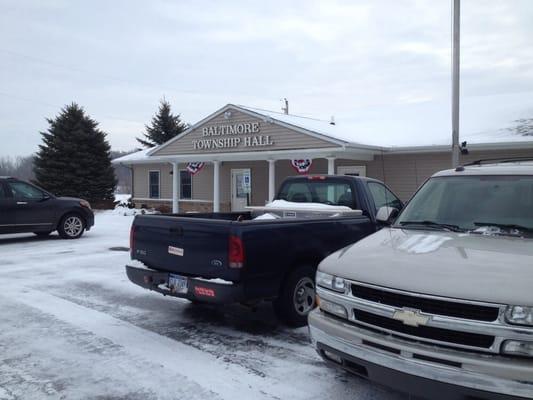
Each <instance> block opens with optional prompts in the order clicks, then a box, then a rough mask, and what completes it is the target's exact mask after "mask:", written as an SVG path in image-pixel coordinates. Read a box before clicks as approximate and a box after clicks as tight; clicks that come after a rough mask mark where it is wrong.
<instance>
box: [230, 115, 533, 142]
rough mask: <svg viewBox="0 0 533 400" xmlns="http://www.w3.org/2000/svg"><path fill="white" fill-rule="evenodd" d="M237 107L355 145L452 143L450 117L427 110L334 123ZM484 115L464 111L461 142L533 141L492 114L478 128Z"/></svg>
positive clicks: (531, 134) (531, 135)
mask: <svg viewBox="0 0 533 400" xmlns="http://www.w3.org/2000/svg"><path fill="white" fill-rule="evenodd" d="M237 107H239V108H242V109H244V110H248V111H251V112H254V113H258V114H262V115H264V116H267V117H270V118H272V119H274V120H277V121H280V122H283V123H286V124H290V125H293V126H296V127H299V128H303V129H306V130H310V131H312V132H315V133H319V134H322V135H326V136H329V137H331V138H334V139H337V140H341V141H343V142H346V143H349V144H351V145H354V146H357V145H362V146H378V147H383V148H386V149H401V148H402V147H416V146H420V147H421V146H443V145H451V129H448V127H447V126H446V125H447V123H448V122H449V121H442V122H441V121H436V122H435V123H431V122H428V119H430V120H431V119H432V117H433V116H432V115H429V116H427V115H424V112H420V114H421V115H420V116H419V118H418V121H417V123H416V124H402V123H401V122H402V121H401V120H398V119H397V118H393V117H381V118H375V119H373V120H372V121H362V120H357V119H350V120H345V119H342V118H339V119H338V120H336V121H335V124H331V123H330V121H326V120H321V119H316V118H309V117H304V116H298V115H292V114H284V113H281V112H276V111H270V110H264V109H260V108H254V107H248V106H243V105H238V106H237ZM473 111H475V110H473ZM410 117H411V116H410ZM480 118H481V116H480V115H478V113H476V112H471V113H464V115H463V116H462V125H465V126H464V127H463V129H462V130H461V136H460V141H461V142H462V141H467V142H468V143H470V144H488V143H510V142H533V128H532V132H530V134H518V133H517V130H516V129H512V128H510V127H509V125H508V124H507V123H506V122H505V120H504V119H502V118H500V119H495V117H492V121H493V122H492V123H489V126H492V127H493V128H486V127H483V128H481V129H478V130H476V127H477V123H478V122H479V119H480ZM515 118H517V117H515ZM482 119H483V122H485V123H486V119H487V117H486V116H484V118H482ZM530 125H533V122H530ZM428 126H429V128H428Z"/></svg>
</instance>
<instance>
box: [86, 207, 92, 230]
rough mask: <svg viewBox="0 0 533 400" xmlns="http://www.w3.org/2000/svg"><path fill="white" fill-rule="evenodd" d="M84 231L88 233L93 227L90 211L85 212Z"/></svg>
mask: <svg viewBox="0 0 533 400" xmlns="http://www.w3.org/2000/svg"><path fill="white" fill-rule="evenodd" d="M85 224H86V225H85V229H86V230H88V231H90V230H91V228H92V227H93V226H94V213H93V212H92V211H85Z"/></svg>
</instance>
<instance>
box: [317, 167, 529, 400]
mask: <svg viewBox="0 0 533 400" xmlns="http://www.w3.org/2000/svg"><path fill="white" fill-rule="evenodd" d="M316 284H317V297H318V303H319V308H317V309H316V310H314V311H313V312H312V313H311V314H310V315H309V330H310V335H311V338H312V342H313V344H314V345H315V347H316V349H317V351H318V352H319V354H320V355H321V356H322V357H323V358H324V359H325V360H327V361H329V362H331V363H334V364H337V365H339V366H340V367H342V368H344V369H346V370H348V371H351V372H353V373H355V374H358V375H360V376H364V377H366V378H368V379H370V380H374V381H377V382H380V383H382V384H384V385H387V386H391V387H394V388H396V389H399V390H402V391H405V392H409V393H411V394H415V395H418V396H424V397H428V398H431V399H446V400H449V399H455V398H458V399H462V398H476V399H480V398H481V399H515V398H516V399H519V398H521V399H523V398H529V399H531V398H533V163H531V162H529V163H528V162H507V163H494V164H490V165H486V164H484V163H478V164H477V165H471V166H466V167H459V168H457V169H454V170H448V171H443V172H439V173H437V174H435V175H433V176H432V177H431V178H430V179H429V180H428V181H427V182H426V183H425V184H424V185H423V186H422V187H421V188H420V189H419V191H418V192H417V193H416V194H415V195H414V197H413V198H412V199H411V201H410V202H409V204H408V205H407V207H406V208H405V209H404V210H403V212H402V213H401V214H400V215H399V217H398V218H397V219H396V221H395V222H394V224H393V225H392V226H390V227H389V228H386V229H382V230H380V231H379V232H377V233H375V234H373V235H371V236H369V237H367V238H365V239H363V240H361V241H360V242H358V243H355V244H353V245H351V246H348V247H346V248H344V249H342V250H340V251H338V252H336V253H333V254H332V255H330V256H329V257H327V258H326V259H325V260H324V261H322V263H321V264H320V266H319V267H318V271H317V277H316Z"/></svg>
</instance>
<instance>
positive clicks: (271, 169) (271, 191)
mask: <svg viewBox="0 0 533 400" xmlns="http://www.w3.org/2000/svg"><path fill="white" fill-rule="evenodd" d="M275 195H276V160H268V201H269V202H271V201H272V200H274V196H275Z"/></svg>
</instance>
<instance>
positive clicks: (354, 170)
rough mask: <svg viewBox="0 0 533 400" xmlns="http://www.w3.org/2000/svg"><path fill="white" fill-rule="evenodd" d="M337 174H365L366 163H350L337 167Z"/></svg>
mask: <svg viewBox="0 0 533 400" xmlns="http://www.w3.org/2000/svg"><path fill="white" fill-rule="evenodd" d="M337 174H339V175H351V176H366V165H350V166H346V167H337Z"/></svg>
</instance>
